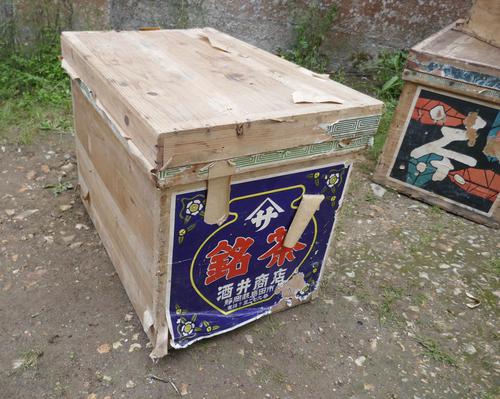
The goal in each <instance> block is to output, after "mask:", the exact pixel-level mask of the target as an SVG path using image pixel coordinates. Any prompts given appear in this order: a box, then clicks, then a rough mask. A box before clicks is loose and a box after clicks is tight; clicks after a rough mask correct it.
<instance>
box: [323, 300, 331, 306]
mask: <svg viewBox="0 0 500 399" xmlns="http://www.w3.org/2000/svg"><path fill="white" fill-rule="evenodd" d="M323 302H324V303H326V304H327V305H333V299H323Z"/></svg>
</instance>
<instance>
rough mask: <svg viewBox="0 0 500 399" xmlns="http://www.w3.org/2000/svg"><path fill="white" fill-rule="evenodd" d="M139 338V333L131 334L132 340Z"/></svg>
mask: <svg viewBox="0 0 500 399" xmlns="http://www.w3.org/2000/svg"><path fill="white" fill-rule="evenodd" d="M138 339H139V333H136V334H134V335H132V341H137V340H138Z"/></svg>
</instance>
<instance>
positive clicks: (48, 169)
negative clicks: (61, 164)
mask: <svg viewBox="0 0 500 399" xmlns="http://www.w3.org/2000/svg"><path fill="white" fill-rule="evenodd" d="M40 170H41V171H42V172H43V173H45V174H47V173H49V172H50V168H49V165H46V164H43V165H42V166H40Z"/></svg>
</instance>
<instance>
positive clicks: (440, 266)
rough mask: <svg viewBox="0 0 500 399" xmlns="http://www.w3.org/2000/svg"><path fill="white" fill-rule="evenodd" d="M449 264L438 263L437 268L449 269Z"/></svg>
mask: <svg viewBox="0 0 500 399" xmlns="http://www.w3.org/2000/svg"><path fill="white" fill-rule="evenodd" d="M450 267H451V266H450V265H447V264H446V263H441V264H440V265H439V268H440V269H442V270H446V269H449V268H450Z"/></svg>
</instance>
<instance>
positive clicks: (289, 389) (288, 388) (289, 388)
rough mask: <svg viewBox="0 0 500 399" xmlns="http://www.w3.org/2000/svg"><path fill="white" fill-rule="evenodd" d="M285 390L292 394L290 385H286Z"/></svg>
mask: <svg viewBox="0 0 500 399" xmlns="http://www.w3.org/2000/svg"><path fill="white" fill-rule="evenodd" d="M285 388H286V390H287V391H288V392H292V386H291V385H290V384H286V385H285Z"/></svg>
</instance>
